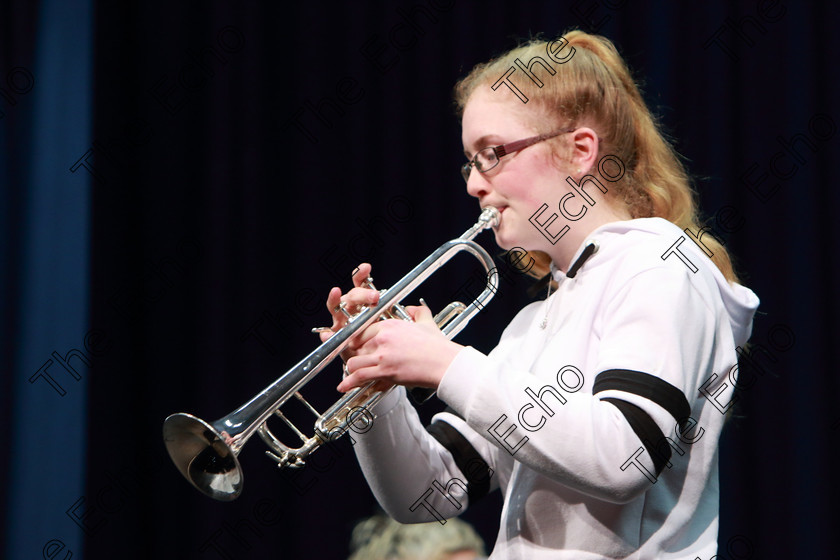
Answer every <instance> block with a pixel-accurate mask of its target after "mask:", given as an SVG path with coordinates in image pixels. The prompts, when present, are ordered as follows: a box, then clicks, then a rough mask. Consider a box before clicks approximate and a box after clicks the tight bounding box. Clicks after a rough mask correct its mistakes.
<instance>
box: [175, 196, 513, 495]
mask: <svg viewBox="0 0 840 560" xmlns="http://www.w3.org/2000/svg"><path fill="white" fill-rule="evenodd" d="M499 221H500V215H499V212H498V210H496V209H495V208H493V207H491V206H488V207H486V208H484V210H483V211H482V212H481V215H480V217H479V219H478V222H476V224H475V225H473V226H472V227H471V228H470V229H468V230H467V231H466V232H464V234H463V235H462V236H461V237H458V238H457V239H453V240H451V241H447V242H446V243H444V244H443V245H441V246H440V247H439V248H438V249H437V250H436V251H435V252H434V253H432V254H431V255H429V256H428V257H427V258H426V259H425V260H424V261H423V262H421V263H420V264H419V265H417V266H416V267H415V268H414V269H413V270H412V271H411V272H409V273H408V274H407V275H406V276H404V277H403V278H402V279H401V280H400V281H399V282H397V283H396V284H394V285H393V286H392V287H391V288H389V289H387V290H382V291H380V298H379V302H378V303H377V304H376V305H375V306H371V307H362V308H361V310H360V311H359V313H357V314H356V315H352V316H350V318H349V319H348V322H347V325H345V326H344V327H343V328H341V329H340V330H338V331H337V332H336V333H335V334H334V335H333V336H332V337H331V338H330V339H329V340H327V341H326V342H324V343H322V344H321V345H320V346H319V347H317V348H316V349H315V350H313V351H312V353H310V354H309V355H308V356H306V357H305V358H303V359H302V360H301V361H300V362H298V363H297V364H296V365H295V366H294V367H292V369H290V370H289V371H287V372H286V373H284V374H283V375H281V376H280V377H279V378H277V380H275V381H274V382H273V383H272V384H271V385H269V386H268V387H266V388H265V389H264V390H263V391H262V392H261V393H259V394H258V395H256V396H255V397H254V398H253V399H251V400H250V401H248V402H247V403H245V404H244V405H242V406H241V407H239V408H238V409H236V410H235V411H233V412H232V413H230V414H228V415H227V416H225V417H223V418H220V419H218V420H216V421H215V422H212V423H210V422H206V421H204V420H202V419H200V418H197V417H195V416H193V415H191V414H185V413H179V414H173V415H171V416H169V417H168V418H167V419H166V420H165V421H164V423H163V440H164V443H165V444H166V449H167V451H168V452H169V456H170V457H171V458H172V461H173V462H174V463H175V466H176V467H177V468H178V470H179V471H180V472H181V474H182V475H184V477H185V478H186V479H187V480H188V481H189V482H190V483H191V484H192V485H193V486H194V487H195V488H197V489H198V490H199V491H201V492H202V493H204V494H206V495H207V496H209V497H211V498H214V499H216V500H220V501H231V500H235V499H236V498H238V497H239V495H240V494H241V493H242V484H243V474H242V467H241V466H240V464H239V459H238V455H239V452H240V451H241V450H242V447H243V446H244V445H245V443H246V442H247V441H248V440H249V439H250V438H251V436H253V435H254V433H258V434H259V435H260V437H261V438H262V439H263V441H264V442H265V443H266V444H267V445H268V447H269V448H270V449H271V451H266V454H267V455H268V456H269V457H271V459H272V460H274V461H275V462H276V463H277V466H278V467H279V468H284V467H287V466H289V467H301V466H303V465H304V463H305V461H306V458H307V457H308V456H309V454H310V453H312V452H313V451H315V450H316V449H318V447H320V446H321V445H323V444H324V443H326V442H328V441H331V440H333V439H336V438H337V437H340V436H341V435H343V434H344V433H345V432H346V431H347V430H348V428H350V426H351V425H352V426H356V427H358V426H359V425H360V424H361V429H360V430H359V431H362V430H364V431H366V428H367V427H369V425H370V423H371V422H373V419H374V417H373V415H372V414H371V413H370V409H371V407H372V406H373V405H375V404H376V403H377V402H378V401H379V400H380V399H381V398H382V397H383V396H384V395H385V394H386V393H387V392H388V391H385V392H381V391H374V390H372V388H371V387H372V385H373V384H374V383H373V382H371V383H369V384H368V385H366V386H364V387H358V388H356V389H353V390H351V391H349V392H347V393H346V394H345V395H344V396H342V397H341V398H340V399H339V400H338V401H337V402H336V403H335V404H334V405H333V406H332V407H331V408H330V409H329V410H327V411H326V412H325V413H323V414H320V413H319V412H318V411H317V410H315V409H314V408H313V407H312V406H311V405H310V404H309V403H308V402H306V400H305V399H304V398H303V397H302V396H301V395H300V393H299V392H298V391H299V390H300V389H301V388H302V387H303V386H304V385H306V384H307V383H308V382H309V381H310V380H311V379H312V378H314V377H315V376H316V375H317V374H318V373H319V372H320V371H321V370H322V369H324V367H326V366H327V365H328V364H329V363H330V362H332V361H333V360H334V359H335V358H337V357H338V356H339V354H340V353H341V352H342V351H343V350H344V349H345V347H346V346H347V344H348V343H349V342H350V339H351V338H352V337H353V336H355V335H356V334H357V333H360V332H362V331H363V330H364V329H365V328H367V327H368V326H369V325H371V324H373V322H374V321H379V320H382V319H390V318H399V319H405V320H411V318H410V316H409V314H408V313H407V312H406V311H405V309H404V308H403V307H402V306H401V305H400V303H399V302H400V301H402V300H403V299H404V298H405V297H406V296H407V295H408V294H409V293H411V292H412V291H413V290H414V289H415V288H416V287H417V286H419V285H420V284H421V283H423V281H424V280H426V278H428V277H429V276H431V275H432V274H433V273H434V272H435V271H436V270H437V269H438V268H440V267H441V266H443V265H444V264H445V263H446V262H447V261H449V260H450V259H451V258H452V257H453V256H454V255H455V254H457V253H459V252H461V251H466V252H468V253H470V254H471V255H473V256H474V257H475V258H476V259H478V260H479V261H480V262H481V264H482V265H483V266H484V268H485V270H486V271H487V286H486V287H485V289H484V291H483V292H482V293H481V294H480V295H479V296H478V297H477V298H476V299H475V300H474V301H473V302H472V303H470V304H469V305H464V304H462V303H460V302H453V303H451V304H449V306H447V307H446V308H445V309H444V310H443V311H442V312H441V313H439V314H438V315H437V316H436V317H435V322H436V323H437V324H438V327H440V328H441V331H442V332H443V333H444V334H445V335H446V336H447V338H452V337H454V336H455V335H456V334H458V333H459V332H460V331H461V330H462V329H463V328H464V327H465V326H466V325H467V323H468V322H469V320H470V319H471V318H472V316H473V315H474V314H475V313H477V312H478V311H480V310H481V309H482V308H483V307H484V304H485V303H487V302H488V301H489V300H490V299H491V298H492V297H493V295H494V294H495V293H496V290H497V289H498V285H499V275H498V271H497V270H496V268H495V266H494V264H493V259H492V257H490V255H488V254H487V252H486V251H485V250H484V249H482V248H481V247H480V246H479V245H478V244H476V243H474V242H473V241H472V239H473V238H474V237H475V236H477V235H478V234H479V233H481V232H482V231H483V230H485V229H487V228H490V227H498V225H499ZM366 285H367V287H370V288H373V289H375V288H374V286H373V282H372V280H371V279H370V278H368V280H367V281H366ZM389 391H390V389H389ZM292 397H295V398H297V399H299V400H300V401H301V402H303V403H304V405H305V406H306V407H307V408H308V409H309V410H310V411H311V412H312V413H313V414H314V415H315V416H316V417H317V420H316V422H315V434H314V435H313V436H311V437H308V436H306V435H305V434H303V433H302V432H301V431H299V430H298V429H297V428H296V427H295V426H294V425H293V424H292V423H291V422H290V421H289V420H288V419H287V418H286V417H285V416H284V415H283V413H282V412H281V411H280V407H282V406H283V405H284V404H285V403H286V402H287V401H288V400H289V399H290V398H292ZM272 415H277V416H278V417H279V418H280V419H281V420H283V421H284V422H286V424H288V425H289V427H290V428H291V429H292V430H293V431H294V432H295V433H296V434H297V435H298V437H300V439H301V441H302V442H303V443H302V445H301V446H300V447H297V448H292V447H288V446H286V445H284V444H283V443H282V442H281V441H280V440H279V439H277V438H276V437H275V436H274V434H272V433H271V432H270V431H269V429H268V427H267V426H266V421H267V420H268V418H270V417H271V416H272Z"/></svg>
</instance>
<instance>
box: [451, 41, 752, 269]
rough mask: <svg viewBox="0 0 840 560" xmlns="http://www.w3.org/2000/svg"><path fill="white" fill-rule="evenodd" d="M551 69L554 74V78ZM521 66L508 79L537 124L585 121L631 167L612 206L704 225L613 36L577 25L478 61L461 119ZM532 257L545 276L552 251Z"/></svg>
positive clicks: (706, 240)
mask: <svg viewBox="0 0 840 560" xmlns="http://www.w3.org/2000/svg"><path fill="white" fill-rule="evenodd" d="M534 57H540V58H541V59H542V60H543V61H544V62H545V63H546V64H545V66H544V65H542V63H541V62H540V61H536V62H535V63H534V64H532V61H534ZM517 59H518V61H517ZM561 60H562V61H563V62H558V61H561ZM517 62H518V63H517ZM523 65H524V66H529V67H530V70H529V71H530V72H531V73H532V75H535V76H536V77H537V79H539V80H540V81H541V82H542V83H543V86H542V87H540V86H539V85H538V84H537V83H535V82H534V81H533V80H531V79H529V78H528V77H527V76H525V75H523V72H524V70H522V67H523ZM546 66H548V67H549V68H551V69H552V70H554V71H555V72H556V74H553V75H552V74H551V72H550V71H549V70H548V69H546ZM517 67H519V71H518V72H516V73H514V74H513V75H511V76H510V78H509V79H510V82H508V83H514V84H515V87H516V88H517V89H518V90H519V94H521V95H524V97H525V98H527V103H533V105H534V106H536V108H537V109H538V110H539V111H538V115H536V117H537V118H539V119H540V120H539V121H537V120H535V123H537V122H539V123H540V125H539V126H541V127H544V126H547V125H546V124H545V123H550V124H551V126H552V127H554V126H561V125H562V126H564V127H565V126H569V127H575V126H582V125H583V124H584V123H585V125H586V126H590V127H592V128H593V129H594V130H595V131H596V132H597V134H598V137H599V140H600V145H599V152H600V154H601V155H603V154H611V155H614V156H616V157H618V159H619V160H620V161H621V162H623V163H624V165H625V169H626V172H625V173H624V174H623V175H622V176H621V178H620V179H619V180H617V181H615V182H611V183H610V189H609V195H608V196H611V197H612V199H611V202H612V203H618V204H623V205H624V206H625V207H626V208H627V210H628V211H629V212H630V215H631V216H632V217H633V218H648V217H660V218H664V219H666V220H668V221H669V222H672V223H673V224H675V225H676V226H678V227H679V228H680V229H682V230H685V229H691V230H692V231H699V230H700V229H701V225H700V219H699V216H698V210H697V195H696V193H695V192H694V190H693V189H692V187H691V183H690V181H689V177H688V174H687V172H686V170H685V167H684V166H683V164H682V161H681V160H680V156H679V155H678V154H677V152H676V151H675V150H674V148H673V147H672V146H671V144H670V143H669V142H668V140H667V139H666V138H665V137H664V135H663V133H662V131H661V130H660V126H659V124H658V123H657V122H656V120H655V119H654V117H653V115H652V114H651V112H650V110H648V108H647V106H646V105H645V102H644V100H643V99H642V94H641V92H640V91H639V88H638V86H637V85H636V82H635V81H634V80H633V78H632V76H631V74H630V70H629V68H628V67H627V64H626V63H625V62H624V60H623V59H622V58H621V56H620V55H619V54H618V51H617V50H616V48H615V45H613V43H612V42H611V41H610V40H609V39H607V38H606V37H602V36H600V35H591V34H588V33H584V32H583V31H579V30H574V31H570V32H568V33H566V34H565V35H563V36H562V37H561V38H559V39H558V40H556V41H543V40H532V41H530V42H528V43H526V44H524V45H521V46H519V47H517V48H515V49H513V50H511V51H509V52H507V53H505V54H503V55H501V56H499V57H498V58H495V59H493V60H491V61H489V62H486V63H484V64H479V65H477V66H476V67H475V68H473V70H472V71H471V72H470V73H469V75H467V76H466V77H465V78H463V79H462V80H460V81H459V82H458V83H457V84H456V86H455V103H456V105H457V109H458V114H459V116H463V111H464V107H465V106H466V104H467V101H468V100H469V98H470V95H472V93H473V92H474V91H475V90H476V88H478V87H492V86H494V84H495V86H496V88H499V87H501V88H505V87H510V86H508V85H507V84H506V83H497V82H499V81H500V79H501V78H502V77H503V76H505V75H506V74H507V73H508V72H509V71H510V69H511V68H517ZM520 99H521V100H522V98H521V96H520ZM523 101H524V100H523ZM545 117H547V118H545ZM551 130H555V129H554V128H551ZM551 130H545V131H542V132H550V131H551ZM562 138H563V137H562V136H561V137H559V138H555V139H553V140H551V141H549V142H552V145H553V146H554V149H555V153H556V155H557V156H558V157H562V153H561V152H562V150H563V149H562V148H561V147H560V144H561V143H562V141H563V140H562ZM703 244H704V245H705V246H706V247H707V248H708V250H709V251H711V252H712V255H711V257H710V258H711V260H712V262H714V263H715V265H716V266H717V267H718V269H720V271H721V272H722V273H723V275H724V277H726V279H727V280H728V281H730V282H737V280H738V279H737V276H736V274H735V271H734V270H733V267H732V262H731V259H730V257H729V254H728V253H727V251H726V249H725V248H724V247H723V245H722V244H721V243H720V242H719V241H717V240H716V239H713V238H712V237H711V235H708V234H707V235H705V236H704V237H703ZM707 254H708V253H707ZM530 256H531V257H532V258H533V259H534V262H535V265H534V267H533V268H532V269H531V271H530V272H531V274H533V275H534V276H543V275H545V274H547V273H548V271H549V265H550V262H551V260H550V258H549V256H548V255H547V254H545V253H543V252H541V251H531V252H530Z"/></svg>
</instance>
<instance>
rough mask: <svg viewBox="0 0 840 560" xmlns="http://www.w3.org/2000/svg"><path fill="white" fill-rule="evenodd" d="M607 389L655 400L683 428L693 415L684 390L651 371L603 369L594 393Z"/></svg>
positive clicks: (593, 388)
mask: <svg viewBox="0 0 840 560" xmlns="http://www.w3.org/2000/svg"><path fill="white" fill-rule="evenodd" d="M607 390H615V391H624V392H625V393H632V394H634V395H639V396H640V397H644V398H646V399H649V400H651V401H653V402H655V403H656V404H658V405H659V406H661V407H662V408H664V409H665V410H667V411H668V412H669V413H670V414H671V416H673V417H674V420H676V421H677V423H678V424H679V426H680V429H681V430H684V429H685V425H686V421H687V420H688V417H689V416H690V415H691V406H690V405H689V404H688V400H687V399H686V398H685V395H684V394H683V392H682V391H680V390H679V389H677V388H676V387H674V386H673V385H671V384H670V383H668V382H667V381H665V380H663V379H661V378H659V377H656V376H655V375H651V374H649V373H644V372H641V371H632V370H628V369H608V370H606V371H602V372H601V373H599V374H598V376H597V377H595V384H594V385H593V386H592V394H593V395H595V394H597V393H600V392H601V391H607ZM604 400H607V399H604Z"/></svg>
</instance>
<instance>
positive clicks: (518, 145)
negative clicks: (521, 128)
mask: <svg viewBox="0 0 840 560" xmlns="http://www.w3.org/2000/svg"><path fill="white" fill-rule="evenodd" d="M576 130H577V128H568V129H566V130H558V131H556V132H549V133H547V134H540V135H539V136H532V137H531V138H525V139H524V140H516V141H514V142H508V143H507V144H502V145H501V146H488V147H486V148H482V149H480V150H478V151H477V152H476V153H475V155H474V156H473V157H472V159H470V160H469V161H468V162H466V163H465V164H464V165H462V166H461V176H462V177H463V178H464V181H465V182H469V180H470V172H471V171H472V169H473V167H475V170H476V171H478V172H479V173H487V172H488V171H490V170H491V169H493V168H495V167H496V166H497V165H499V161H500V160H501V158H502V157H504V156H507V155H510V154H513V153H516V152H518V151H520V150H524V149H525V148H527V147H528V146H533V145H534V144H537V143H538V142H542V141H543V140H548V139H549V138H554V137H555V136H560V135H561V134H568V133H569V132H574V131H576ZM481 154H484V155H483V157H484V159H487V160H489V159H491V158H495V161H494V162H492V164H491V165H489V166H487V167H484V168H483V169H482V164H481V163H480V162H479V161H478V157H479V156H480V155H481ZM490 154H492V155H490Z"/></svg>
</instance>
